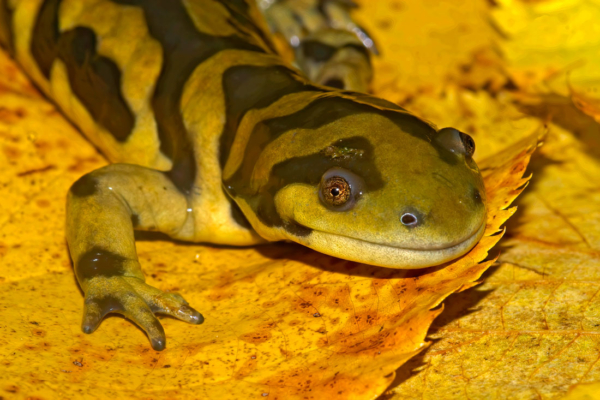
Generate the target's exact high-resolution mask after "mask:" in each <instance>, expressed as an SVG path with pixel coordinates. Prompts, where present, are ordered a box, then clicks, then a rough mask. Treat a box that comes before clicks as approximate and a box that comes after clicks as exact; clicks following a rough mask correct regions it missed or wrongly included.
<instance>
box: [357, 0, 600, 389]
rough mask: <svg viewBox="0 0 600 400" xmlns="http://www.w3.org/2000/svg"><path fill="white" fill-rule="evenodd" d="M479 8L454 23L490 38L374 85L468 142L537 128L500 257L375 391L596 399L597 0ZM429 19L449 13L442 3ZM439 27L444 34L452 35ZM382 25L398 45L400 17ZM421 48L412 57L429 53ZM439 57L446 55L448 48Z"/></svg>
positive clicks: (491, 145) (599, 289)
mask: <svg viewBox="0 0 600 400" xmlns="http://www.w3.org/2000/svg"><path fill="white" fill-rule="evenodd" d="M478 4H479V3H478ZM365 5H366V6H367V7H368V5H367V3H365ZM470 5H471V2H468V3H467V4H465V5H464V7H465V8H469V6H470ZM479 5H480V4H479ZM479 5H478V6H476V7H479ZM378 7H381V8H385V5H379V6H378ZM432 9H434V10H435V6H434V5H432ZM404 12H405V13H407V15H404V16H403V17H402V18H409V19H410V18H414V19H416V18H418V16H417V15H415V14H412V15H408V14H409V13H410V8H408V7H407V8H406V9H405V10H404ZM484 14H485V15H486V17H485V18H488V20H489V21H491V23H492V25H493V26H494V28H495V30H496V32H488V31H485V30H480V31H477V29H475V28H476V27H477V26H479V25H478V24H479V23H480V22H473V21H468V20H461V24H466V25H467V27H465V28H464V29H463V34H466V33H468V32H474V31H476V32H478V34H480V35H481V36H485V38H486V39H487V40H489V43H493V45H490V46H489V47H488V46H487V45H485V44H484V45H483V46H481V47H478V48H474V49H473V51H472V58H471V61H470V62H469V63H468V64H467V65H464V64H463V65H460V66H458V67H451V68H449V70H448V72H447V75H446V78H447V79H445V80H439V81H438V89H437V90H436V91H434V92H432V91H429V90H428V89H427V87H422V88H420V87H417V88H414V87H411V88H409V89H407V91H406V92H409V93H422V94H419V95H417V96H408V97H407V96H404V95H403V93H402V89H401V88H394V90H389V91H388V90H386V89H385V88H383V90H382V94H384V95H385V96H387V97H388V98H390V99H396V100H399V101H401V102H402V103H403V104H405V105H406V107H409V108H411V109H413V108H414V109H415V110H416V111H417V112H418V113H419V114H420V115H421V116H423V117H425V118H428V119H431V120H432V121H435V122H436V123H439V124H440V125H441V126H446V125H453V126H457V127H459V128H461V129H463V130H465V131H466V132H468V133H469V134H472V135H473V137H474V138H475V139H476V142H477V145H478V146H479V148H478V153H479V154H481V152H480V151H479V150H483V153H485V155H488V154H495V153H496V152H497V150H498V149H499V148H504V147H506V146H510V145H512V144H513V143H517V142H518V141H519V140H521V138H522V134H523V133H526V132H530V133H531V132H535V131H536V130H537V129H539V124H540V123H542V124H544V125H545V127H544V129H545V130H547V134H546V135H545V137H544V145H543V146H542V147H541V148H540V150H538V152H537V153H536V154H535V155H534V156H533V158H532V161H531V165H530V168H529V172H531V173H532V174H533V177H532V180H531V184H530V186H529V187H528V188H527V190H526V191H525V193H524V195H523V196H522V197H520V198H519V199H518V200H517V203H516V204H517V205H518V207H519V211H518V212H517V214H516V215H515V216H514V217H513V218H512V219H511V220H510V221H509V223H508V226H507V236H506V238H505V239H503V241H502V242H501V245H500V246H499V250H501V255H500V257H499V259H498V263H497V264H495V265H494V266H493V267H492V268H490V269H489V270H488V271H487V272H486V273H484V274H483V276H482V281H483V284H482V285H480V286H476V287H474V288H472V289H469V290H467V291H464V292H462V293H460V294H457V295H453V296H451V297H450V298H449V299H448V300H447V301H446V302H445V306H446V308H445V310H444V312H443V313H442V314H440V316H439V317H438V318H437V319H436V320H435V321H434V323H433V325H432V327H431V330H430V334H429V335H428V339H430V340H432V341H433V343H432V345H431V346H430V347H429V348H427V349H426V350H425V351H424V352H422V353H420V354H419V355H417V356H416V357H414V358H413V359H411V360H410V361H408V362H407V363H406V364H404V365H403V366H402V367H401V368H400V369H399V370H398V371H397V376H396V379H395V382H394V383H393V384H392V388H391V390H389V391H388V392H387V394H385V395H384V396H383V397H382V398H384V399H388V400H391V399H394V400H396V399H436V400H438V399H457V398H459V399H463V398H469V399H495V398H498V399H513V398H514V399H540V398H542V399H554V398H569V399H595V398H600V385H599V383H598V382H600V340H599V339H600V336H599V332H600V269H599V267H600V262H599V260H600V230H599V226H600V224H599V222H600V196H599V186H598V182H599V178H600V161H599V160H600V125H599V115H600V102H599V101H598V99H599V93H600V91H599V90H598V82H599V80H598V78H599V75H598V71H599V70H598V68H597V65H598V55H599V54H600V52H599V51H598V50H599V49H600V43H599V42H598V40H599V38H600V36H599V35H598V33H597V29H598V26H599V25H598V24H597V23H595V22H593V21H597V19H598V17H599V16H600V11H599V9H598V2H597V1H585V0H582V1H579V0H573V1H569V0H567V1H512V0H506V1H503V0H499V1H494V2H490V4H488V5H487V11H485V12H484ZM381 15H385V12H384V11H381ZM428 19H429V21H428V24H431V25H434V26H444V24H447V23H448V16H447V15H444V14H442V13H436V12H433V13H430V14H428ZM438 20H439V21H443V22H440V23H437V24H436V22H435V21H438ZM367 23H368V22H367ZM371 23H372V24H373V25H372V26H376V25H377V24H378V22H377V21H371ZM447 33H448V36H447V37H446V38H445V40H453V39H454V40H455V42H456V43H459V41H458V38H459V36H458V35H456V34H454V35H453V34H452V31H451V30H448V31H447ZM386 35H390V36H392V37H394V38H396V39H395V40H396V42H397V43H396V46H397V47H401V46H402V43H401V41H402V40H404V39H402V26H401V25H400V26H392V27H390V29H389V30H388V32H387V33H386ZM421 35H422V44H423V47H424V48H428V49H432V47H433V48H435V47H436V46H437V45H436V41H437V40H439V39H438V36H435V35H430V34H428V32H427V31H425V32H423V31H422V32H421ZM473 35H476V33H473ZM399 38H400V39H399ZM463 39H465V38H464V37H463ZM407 40H409V41H410V40H413V39H407ZM476 41H478V43H481V42H485V41H486V40H485V39H484V38H481V37H479V38H476ZM494 50H499V52H497V53H496V54H495V52H494ZM457 52H458V53H460V52H461V50H460V49H458V50H457ZM419 57H420V56H417V60H416V61H415V60H413V63H418V62H419V60H423V61H424V60H426V58H419ZM439 62H440V63H448V64H450V65H452V59H451V58H448V59H444V58H441V59H440V60H439ZM455 65H456V64H455ZM410 73H411V72H410V71H409V72H407V74H410ZM482 147H483V148H482Z"/></svg>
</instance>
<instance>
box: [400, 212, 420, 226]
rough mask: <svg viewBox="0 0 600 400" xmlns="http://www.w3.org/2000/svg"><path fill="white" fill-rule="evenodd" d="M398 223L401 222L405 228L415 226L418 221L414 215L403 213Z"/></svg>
mask: <svg viewBox="0 0 600 400" xmlns="http://www.w3.org/2000/svg"><path fill="white" fill-rule="evenodd" d="M400 222H402V223H403V224H404V225H406V226H415V225H416V224H417V223H418V222H419V220H418V219H417V217H416V216H415V215H414V214H411V213H404V214H402V216H401V217H400Z"/></svg>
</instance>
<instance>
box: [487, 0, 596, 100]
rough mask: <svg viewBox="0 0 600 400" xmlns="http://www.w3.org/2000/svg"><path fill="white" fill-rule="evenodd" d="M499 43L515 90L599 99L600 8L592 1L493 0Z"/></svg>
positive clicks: (493, 16)
mask: <svg viewBox="0 0 600 400" xmlns="http://www.w3.org/2000/svg"><path fill="white" fill-rule="evenodd" d="M495 3H496V6H495V8H494V10H493V12H492V18H493V21H494V24H495V26H496V27H497V28H498V29H499V30H500V32H501V33H502V38H500V39H499V40H498V41H497V43H498V45H499V47H500V49H501V52H502V54H503V56H504V58H505V59H506V61H507V65H506V69H507V71H508V72H509V74H510V75H511V77H512V78H513V79H514V80H515V81H516V82H517V84H518V86H520V87H521V88H523V89H526V90H528V91H531V92H536V93H555V94H560V95H563V96H567V95H568V94H569V86H573V87H575V88H577V89H578V90H579V91H583V92H584V93H586V94H588V95H595V96H599V95H600V92H599V90H600V72H599V70H598V68H597V65H598V63H599V62H600V53H599V52H598V48H599V47H600V25H599V24H598V23H597V21H598V18H600V3H599V2H598V1H596V0H545V1H523V0H497V1H495Z"/></svg>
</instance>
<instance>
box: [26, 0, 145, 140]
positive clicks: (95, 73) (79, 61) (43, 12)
mask: <svg viewBox="0 0 600 400" xmlns="http://www.w3.org/2000/svg"><path fill="white" fill-rule="evenodd" d="M60 3H61V2H60V0H46V1H45V2H44V3H43V4H42V6H41V8H40V11H39V14H38V17H37V21H36V24H35V27H34V31H33V39H32V43H31V52H32V54H33V57H34V58H35V60H36V62H37V63H38V65H39V67H40V70H41V71H42V73H43V74H44V75H45V76H46V78H49V77H50V70H51V68H52V64H53V63H54V60H55V59H56V58H57V57H58V58H60V59H61V60H62V61H63V62H64V64H65V66H66V68H67V71H68V77H69V84H70V85H71V89H72V90H73V93H75V96H77V98H78V99H79V100H80V101H81V102H82V103H83V105H84V107H85V108H86V109H87V110H88V111H89V113H90V114H91V115H92V118H93V119H94V121H96V123H98V124H99V125H101V126H103V127H104V128H105V129H106V130H107V131H108V132H110V133H111V134H112V135H113V136H114V137H115V139H116V140H118V141H120V142H124V141H125V140H127V138H128V137H129V135H130V134H131V131H132V130H133V126H134V123H135V117H134V115H133V113H132V112H131V110H130V108H129V105H128V104H127V103H126V102H125V99H124V98H123V95H122V93H121V72H120V71H119V68H118V67H117V65H116V64H115V63H114V62H113V61H112V60H110V59H109V58H106V57H103V56H100V55H98V54H97V53H96V35H95V34H94V32H93V31H92V30H91V29H89V28H84V27H76V28H74V29H72V30H69V31H67V32H63V33H62V34H61V33H60V32H59V31H58V11H59V8H60Z"/></svg>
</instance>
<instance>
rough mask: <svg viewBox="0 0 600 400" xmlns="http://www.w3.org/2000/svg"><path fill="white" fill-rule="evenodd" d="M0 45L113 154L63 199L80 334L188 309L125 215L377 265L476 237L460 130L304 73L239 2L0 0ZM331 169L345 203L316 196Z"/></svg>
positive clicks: (467, 153) (161, 340)
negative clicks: (148, 279) (164, 286)
mask: <svg viewBox="0 0 600 400" xmlns="http://www.w3.org/2000/svg"><path fill="white" fill-rule="evenodd" d="M331 37H333V36H331ZM331 37H329V39H327V40H333V39H331ZM313 39H314V38H313ZM311 40H312V39H311ZM0 43H2V44H3V45H4V46H5V47H6V48H7V49H8V50H9V51H10V52H11V54H13V55H14V57H15V58H16V59H17V60H18V61H19V63H20V64H21V65H22V66H23V68H24V69H25V70H26V71H27V73H28V74H29V75H30V76H31V78H32V79H33V80H34V81H35V82H36V84H37V85H38V86H39V87H40V88H41V90H42V91H43V92H44V93H45V94H46V95H47V96H48V97H50V98H51V99H52V100H53V101H55V102H56V104H57V105H58V106H59V107H60V108H61V109H62V111H63V112H64V113H65V115H66V116H67V117H68V118H69V119H71V120H72V121H73V122H74V123H75V124H76V125H77V126H78V127H79V128H80V129H81V130H82V132H83V133H84V134H85V135H86V136H87V137H88V138H89V139H90V141H92V142H93V143H94V145H95V146H97V147H98V148H99V149H100V150H101V151H102V152H103V153H104V154H105V155H106V156H107V157H108V158H109V159H110V160H111V161H112V162H113V163H114V164H111V165H109V166H107V167H105V168H101V169H99V170H97V171H94V172H92V173H90V174H88V175H86V176H84V177H82V178H81V179H80V180H78V181H77V182H76V183H74V185H73V187H72V188H71V190H70V192H69V195H68V199H67V229H66V234H67V240H68V243H69V250H70V253H71V257H72V259H73V261H74V264H75V273H76V275H77V279H78V281H79V283H80V285H81V287H82V289H83V291H84V293H85V309H84V317H83V324H82V328H83V330H84V331H85V332H88V333H90V332H92V331H94V330H95V329H96V328H97V327H98V325H99V324H100V322H101V320H102V318H103V317H104V316H105V315H106V314H107V313H109V312H118V313H121V314H124V315H125V316H127V317H128V318H130V319H131V320H132V321H134V322H135V323H136V324H138V325H139V326H140V327H141V328H142V329H144V330H145V331H146V332H147V334H148V336H149V338H150V340H151V343H152V346H153V348H155V349H157V350H161V349H163V348H164V347H165V345H166V339H165V334H164V331H163V328H162V326H161V325H160V323H159V322H158V320H157V319H156V317H155V315H154V314H155V313H166V314H169V315H172V316H174V317H176V318H179V319H181V320H184V321H187V322H190V323H196V324H197V323H201V322H202V321H203V318H202V315H201V314H200V313H198V312H197V311H196V310H194V309H193V308H191V307H190V306H189V305H188V304H187V302H186V301H185V300H184V299H183V298H182V297H181V296H179V295H177V294H172V293H164V292H162V291H160V290H158V289H155V288H153V287H151V286H149V285H147V284H146V283H145V282H144V275H143V273H142V271H141V268H140V265H139V262H138V259H137V255H136V251H135V240H134V236H133V230H134V229H139V230H155V231H160V232H164V233H166V234H168V235H170V236H171V237H173V238H176V239H181V240H188V241H194V242H211V243H220V244H228V245H252V244H259V243H265V242H270V241H280V240H290V241H294V242H297V243H300V244H302V245H305V246H307V247H310V248H313V249H315V250H317V251H320V252H322V253H326V254H330V255H333V256H336V257H340V258H344V259H348V260H354V261H358V262H364V263H369V264H373V265H379V266H383V267H390V268H423V267H427V266H432V265H438V264H441V263H444V262H446V261H449V260H452V259H453V258H456V257H458V256H460V255H462V254H464V253H466V252H467V251H468V250H469V249H470V248H472V247H473V246H474V245H475V243H476V242H477V241H478V240H479V239H480V238H481V236H482V235H483V230H484V228H485V215H486V209H485V198H484V196H485V194H484V193H485V190H484V186H483V181H482V178H481V176H480V174H479V172H478V170H477V166H476V165H475V163H474V161H473V160H472V158H471V156H472V150H473V148H472V145H473V144H472V143H471V142H470V138H468V136H466V135H464V134H462V133H459V132H458V131H456V130H453V129H450V128H446V129H442V130H437V129H436V128H435V127H434V126H432V125H431V124H429V123H427V122H425V121H423V120H421V119H419V118H417V117H415V116H414V115H412V114H410V113H409V112H407V111H405V110H403V109H401V108H399V107H397V106H396V105H394V104H391V103H389V102H387V101H385V100H381V99H377V98H375V97H371V96H368V95H366V94H360V93H356V92H349V91H339V90H333V89H331V88H327V87H324V86H320V85H317V84H314V83H312V82H311V81H309V80H308V79H307V78H306V77H305V76H304V75H303V74H302V73H301V72H299V71H298V70H296V69H294V68H293V67H291V66H290V65H287V64H286V63H285V62H284V61H282V59H281V58H280V57H279V56H278V55H277V53H276V51H275V50H274V46H273V45H272V43H271V42H270V38H269V35H268V32H267V29H266V23H265V21H264V20H263V19H262V15H261V13H260V11H259V10H258V9H257V7H256V5H255V4H254V3H252V2H249V1H246V0H231V1H214V0H0ZM332 43H333V44H335V43H334V42H329V44H328V46H329V45H332ZM346 45H347V42H346V41H344V40H342V41H341V42H339V49H342V50H343V49H344V48H345V46H346ZM326 53H327V52H326ZM351 53H352V52H351ZM335 54H338V55H337V56H336V55H335ZM335 54H334V53H331V54H330V55H331V56H332V57H340V60H342V61H343V60H346V61H348V62H353V61H352V60H355V58H354V57H355V56H356V55H357V53H352V55H350V56H348V55H347V53H344V52H341V53H335ZM344 54H346V55H344ZM326 55H327V54H326ZM319 57H321V58H323V54H321V53H320V55H319ZM344 57H347V58H344ZM338 61H339V60H338ZM336 62H337V61H336ZM331 65H333V64H330V66H331ZM357 65H358V64H357ZM327 68H329V67H324V70H325V71H328V69H327ZM365 76H366V75H365ZM331 176H336V177H342V178H344V179H346V180H347V181H348V182H349V184H350V187H351V190H352V193H351V196H350V200H349V201H348V202H347V203H345V204H344V205H343V206H332V205H331V204H329V203H327V201H326V200H324V198H323V193H324V192H323V190H324V187H325V188H326V181H327V179H329V178H330V177H331ZM407 216H408V217H407ZM407 218H408V219H407Z"/></svg>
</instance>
